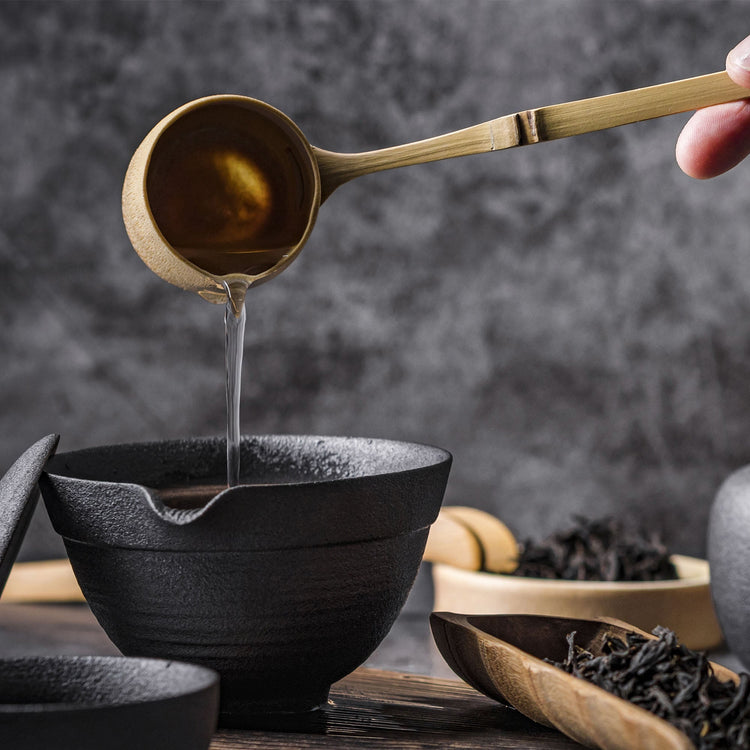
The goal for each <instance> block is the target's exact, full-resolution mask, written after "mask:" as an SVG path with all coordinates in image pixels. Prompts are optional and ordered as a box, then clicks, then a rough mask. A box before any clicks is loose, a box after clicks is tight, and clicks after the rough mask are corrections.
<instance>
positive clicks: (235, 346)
mask: <svg viewBox="0 0 750 750" xmlns="http://www.w3.org/2000/svg"><path fill="white" fill-rule="evenodd" d="M224 286H225V288H226V290H227V303H226V307H225V308H224V332H225V347H224V358H225V366H226V381H227V485H228V486H229V487H234V486H236V485H238V484H239V483H240V395H241V391H242V378H241V376H242V349H243V343H244V338H245V301H244V299H243V300H241V301H240V304H239V305H238V304H237V301H236V300H235V301H234V302H233V300H232V293H231V290H230V288H229V285H228V284H226V283H225V285H224ZM236 307H237V308H238V312H239V314H236V313H235V308H236Z"/></svg>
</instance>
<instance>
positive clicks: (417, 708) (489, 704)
mask: <svg viewBox="0 0 750 750" xmlns="http://www.w3.org/2000/svg"><path fill="white" fill-rule="evenodd" d="M117 653H118V651H117V649H116V648H115V647H114V646H113V645H112V643H111V642H110V641H109V639H108V638H107V636H106V635H105V634H104V632H103V631H102V630H101V628H100V627H99V625H98V624H97V622H96V620H95V619H94V617H93V616H92V614H91V612H90V610H89V609H88V608H87V607H86V606H83V605H76V606H70V605H67V606H58V605H19V604H0V655H2V656H20V655H28V654H117ZM577 747H581V746H580V745H578V744H577V743H575V742H573V741H571V740H569V739H568V738H566V737H565V736H563V735H562V734H560V733H559V732H557V731H555V730H552V729H548V728H546V727H543V726H540V725H538V724H535V723H534V722H532V721H530V720H528V719H526V718H525V717H524V716H522V715H521V714H519V713H518V712H516V711H514V710H513V709H510V708H507V707H505V706H502V705H500V704H498V703H496V702H495V701H493V700H490V699H489V698H485V697H484V696H483V695H481V694H479V693H477V692H476V691H475V690H474V689H473V688H471V687H469V686H468V685H466V684H465V683H463V682H462V681H460V680H458V679H446V678H442V677H429V676H422V675H416V674H407V673H403V672H393V671H385V670H380V669H369V668H360V669H358V670H356V671H355V672H354V673H353V674H351V675H349V676H348V677H346V678H344V679H343V680H341V681H340V682H338V683H336V684H335V685H334V686H333V688H332V689H331V695H330V700H329V702H328V705H327V706H326V707H325V708H323V709H321V710H320V711H316V712H314V713H311V714H307V715H305V716H303V717H301V718H297V719H289V718H287V719H285V721H284V723H283V724H278V723H274V724H269V725H268V726H266V727H262V728H259V729H257V730H253V731H248V730H220V731H219V732H217V734H216V735H215V737H214V740H213V742H212V743H211V750H249V749H250V748H270V749H272V748H353V749H355V748H405V749H408V748H466V749H469V748H494V749H497V750H503V749H506V748H527V749H528V750H535V749H536V748H540V749H542V748H543V749H553V748H577Z"/></svg>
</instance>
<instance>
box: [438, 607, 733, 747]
mask: <svg viewBox="0 0 750 750" xmlns="http://www.w3.org/2000/svg"><path fill="white" fill-rule="evenodd" d="M430 625H431V627H432V633H433V636H434V638H435V642H436V643H437V646H438V648H439V649H440V652H441V653H442V655H443V657H444V658H445V660H446V661H447V662H448V664H449V666H450V667H451V669H453V671H454V672H456V674H457V675H458V676H459V677H461V678H463V679H464V680H465V681H466V682H468V683H469V684H470V685H471V686H472V687H474V688H476V689H477V690H479V691H480V692H482V693H484V694H485V695H487V696H489V697H490V698H494V699H495V700H497V701H499V702H501V703H504V704H508V705H511V706H513V707H514V708H516V709H517V710H518V711H520V712H521V713H523V714H525V715H526V716H528V717H529V718H530V719H533V720H534V721H536V722H539V723H540V724H545V725H546V726H550V727H555V728H557V729H559V730H560V731H561V732H563V733H564V734H566V735H568V737H571V738H573V739H574V740H576V741H577V742H580V743H582V744H583V745H586V746H587V747H598V748H603V750H629V749H630V748H638V749H639V750H691V749H692V750H694V746H693V744H692V742H690V740H689V739H688V737H687V735H685V734H683V733H682V732H680V731H679V730H678V729H676V728H675V727H673V726H672V725H671V724H669V723H667V722H666V721H665V720H664V719H660V718H659V717H657V716H656V715H655V714H652V713H650V712H649V711H647V710H646V709H644V708H640V707H638V706H636V705H634V704H633V703H630V702H629V701H626V700H624V699H622V698H618V697H617V696H615V695H613V694H612V693H608V692H607V691H605V690H603V689H602V688H600V687H597V686H596V685H593V684H592V683H590V682H587V681H586V680H583V679H580V678H578V677H574V676H573V675H570V674H568V673H566V672H565V671H563V670H562V669H559V668H558V667H556V666H554V665H552V664H549V663H547V662H545V659H551V660H553V661H555V662H561V661H563V660H564V658H565V656H566V654H567V648H568V645H567V643H566V640H565V638H566V636H567V634H568V633H570V632H571V631H576V642H577V643H578V644H579V645H580V646H582V647H584V648H585V649H586V650H588V651H590V652H591V653H593V654H594V655H598V654H600V653H601V649H602V645H603V644H604V642H605V640H606V639H607V637H608V636H610V635H614V636H617V637H619V638H621V639H624V638H625V634H626V633H627V632H628V631H630V632H637V633H640V634H641V635H643V636H646V637H647V638H651V637H653V636H651V635H649V634H648V633H645V632H644V631H642V630H639V629H638V628H634V627H632V626H630V625H627V624H626V623H624V622H621V621H618V620H613V619H606V618H602V619H601V620H580V619H573V618H565V617H545V616H541V615H460V614H454V613H452V612H434V613H433V614H432V615H431V616H430ZM712 667H713V669H714V674H715V675H716V677H718V678H719V679H720V680H723V681H726V680H732V681H734V682H738V680H739V678H738V676H737V675H736V674H735V673H734V672H732V671H730V670H728V669H726V668H725V667H722V666H720V665H718V664H712Z"/></svg>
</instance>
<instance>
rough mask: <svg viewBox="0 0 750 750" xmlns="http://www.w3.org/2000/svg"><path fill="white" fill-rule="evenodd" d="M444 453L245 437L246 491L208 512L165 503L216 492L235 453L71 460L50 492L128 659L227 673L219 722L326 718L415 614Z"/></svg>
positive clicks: (57, 517) (198, 450)
mask: <svg viewBox="0 0 750 750" xmlns="http://www.w3.org/2000/svg"><path fill="white" fill-rule="evenodd" d="M450 460H451V459H450V455H449V454H448V453H446V452H445V451H442V450H440V449H437V448H431V447H428V446H422V445H416V444H411V443H399V442H394V441H386V440H369V439H364V438H321V437H288V436H267V437H253V438H246V439H245V440H244V441H243V446H242V465H243V467H244V472H243V474H245V476H246V477H247V479H248V480H250V481H254V482H260V483H262V484H253V485H249V484H248V485H244V486H239V487H235V488H231V489H229V490H226V491H224V492H222V493H221V494H220V495H218V496H217V497H215V498H214V499H213V500H212V501H211V502H209V504H208V505H207V506H205V507H202V508H200V509H196V510H175V509H174V508H169V507H167V506H165V505H164V504H163V503H162V502H161V500H160V498H159V495H158V489H157V490H156V491H153V490H148V489H145V488H147V487H148V488H160V487H167V486H172V485H174V484H179V483H183V484H184V483H185V481H186V480H187V479H189V480H190V481H191V482H192V483H196V484H200V483H201V482H206V481H215V480H216V479H217V477H220V476H221V473H222V471H223V470H224V466H225V452H224V442H223V440H219V439H213V438H206V439H194V440H189V441H174V442H164V443H152V444H143V445H139V446H132V445H131V446H115V447H108V448H103V449H92V450H87V451H80V452H76V453H69V454H60V455H58V456H57V457H55V458H54V459H53V460H52V461H51V462H50V463H49V465H48V467H47V473H46V474H45V475H43V477H42V480H41V485H42V493H43V496H44V499H45V502H46V504H47V508H48V511H49V514H50V517H51V518H52V521H53V523H54V525H55V528H56V529H57V531H58V532H59V533H60V534H61V535H62V536H63V538H64V540H65V544H66V547H67V550H68V554H69V556H70V559H71V562H72V564H73V568H74V570H75V573H76V576H77V578H78V581H79V583H80V585H81V588H82V590H83V592H84V594H85V595H86V599H87V600H88V602H89V604H90V606H91V608H92V610H93V612H94V614H95V615H96V617H97V618H98V620H99V622H100V623H101V624H102V626H103V627H104V629H105V631H106V632H107V633H108V635H109V636H110V638H111V639H112V641H113V642H114V643H115V644H116V645H117V646H118V647H119V648H120V649H121V650H122V651H123V653H126V654H133V655H142V656H159V657H168V658H173V659H179V660H183V661H190V662H195V663H198V664H203V665H206V666H209V667H212V668H214V669H216V670H217V671H218V672H219V673H220V674H221V684H222V698H221V700H222V719H221V721H222V723H223V724H224V725H229V724H233V725H243V724H251V723H252V718H251V717H252V716H253V715H257V714H259V713H263V712H270V711H303V710H309V709H311V708H314V707H316V706H319V705H320V704H321V703H323V702H324V701H325V699H326V697H327V694H328V689H329V687H330V685H331V684H332V683H333V682H335V681H336V680H338V679H340V678H341V677H343V676H345V675H346V674H348V673H349V672H351V671H352V670H353V669H355V668H356V667H357V666H359V665H360V664H361V663H362V662H363V661H365V660H366V659H367V657H368V656H369V655H370V654H371V653H372V651H373V650H374V649H375V648H376V647H377V645H378V644H379V643H380V641H381V640H382V639H383V637H384V636H385V635H386V634H387V632H388V630H389V629H390V627H391V625H392V624H393V621H394V620H395V618H396V616H397V615H398V613H399V611H400V609H401V607H402V606H403V604H404V602H405V600H406V597H407V595H408V593H409V590H410V588H411V585H412V583H413V581H414V577H415V576H416V573H417V570H418V567H419V563H420V560H421V557H422V554H423V552H424V545H425V542H426V540H427V533H428V530H429V526H430V524H431V523H432V522H433V521H434V520H435V518H436V517H437V514H438V511H439V509H440V504H441V502H442V496H443V492H444V490H445V484H446V481H447V477H448V471H449V469H450Z"/></svg>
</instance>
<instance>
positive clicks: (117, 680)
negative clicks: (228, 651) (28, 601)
mask: <svg viewBox="0 0 750 750" xmlns="http://www.w3.org/2000/svg"><path fill="white" fill-rule="evenodd" d="M218 710H219V678H218V675H217V674H216V672H214V671H212V670H210V669H206V668H205V667H199V666H193V665H191V664H183V663H180V662H170V661H165V660H161V659H131V658H125V657H120V656H40V657H19V658H10V659H0V747H2V748H23V750H50V749H51V748H55V750H102V748H107V750H120V749H121V750H133V748H138V750H206V748H208V746H209V745H210V743H211V737H212V735H213V733H214V731H215V729H216V720H217V715H218Z"/></svg>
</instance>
